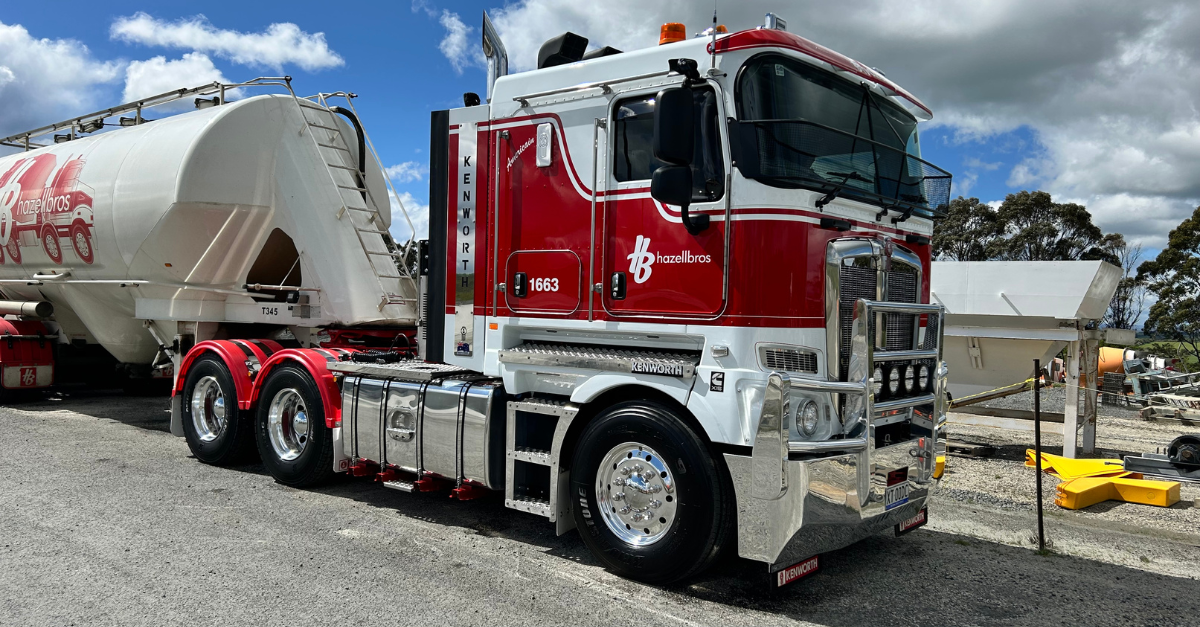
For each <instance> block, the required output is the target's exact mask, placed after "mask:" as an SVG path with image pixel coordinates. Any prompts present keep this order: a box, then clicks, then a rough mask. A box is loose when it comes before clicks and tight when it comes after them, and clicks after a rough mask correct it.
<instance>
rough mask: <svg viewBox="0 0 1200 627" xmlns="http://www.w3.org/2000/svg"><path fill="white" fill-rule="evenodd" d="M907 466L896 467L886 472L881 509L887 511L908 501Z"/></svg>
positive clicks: (909, 487)
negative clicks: (885, 485)
mask: <svg viewBox="0 0 1200 627" xmlns="http://www.w3.org/2000/svg"><path fill="white" fill-rule="evenodd" d="M910 489H911V486H909V483H908V468H897V469H896V470H893V471H891V472H889V473H888V476H887V488H886V489H885V490H884V492H883V509H884V511H887V510H889V509H892V508H893V507H899V506H901V505H904V504H905V503H907V502H908V492H909V490H910Z"/></svg>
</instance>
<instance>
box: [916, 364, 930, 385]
mask: <svg viewBox="0 0 1200 627" xmlns="http://www.w3.org/2000/svg"><path fill="white" fill-rule="evenodd" d="M917 385H918V386H920V389H921V391H922V392H928V391H930V390H929V365H928V364H921V365H920V366H919V367H918V369H917Z"/></svg>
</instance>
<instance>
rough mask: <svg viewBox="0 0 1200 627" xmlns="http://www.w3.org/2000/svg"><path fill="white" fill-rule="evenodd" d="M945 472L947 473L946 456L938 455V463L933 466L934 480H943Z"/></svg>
mask: <svg viewBox="0 0 1200 627" xmlns="http://www.w3.org/2000/svg"><path fill="white" fill-rule="evenodd" d="M944 472H946V456H945V455H938V456H937V463H936V464H935V465H934V466H933V478H934V479H941V478H942V473H944Z"/></svg>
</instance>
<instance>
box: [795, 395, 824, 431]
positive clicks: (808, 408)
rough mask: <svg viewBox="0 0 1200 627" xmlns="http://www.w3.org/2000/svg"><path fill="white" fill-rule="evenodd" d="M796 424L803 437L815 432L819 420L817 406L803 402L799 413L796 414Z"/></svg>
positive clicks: (819, 414)
mask: <svg viewBox="0 0 1200 627" xmlns="http://www.w3.org/2000/svg"><path fill="white" fill-rule="evenodd" d="M796 419H797V420H796V424H797V425H799V427H800V431H802V432H803V433H804V435H812V434H814V433H816V432H817V421H818V420H820V419H821V412H820V411H818V410H817V404H816V403H814V402H812V401H805V402H804V404H803V405H801V406H800V411H798V412H796Z"/></svg>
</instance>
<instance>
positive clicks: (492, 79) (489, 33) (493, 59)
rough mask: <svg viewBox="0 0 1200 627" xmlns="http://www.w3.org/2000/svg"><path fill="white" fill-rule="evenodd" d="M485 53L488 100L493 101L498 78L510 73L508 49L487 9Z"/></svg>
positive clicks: (484, 40) (485, 13)
mask: <svg viewBox="0 0 1200 627" xmlns="http://www.w3.org/2000/svg"><path fill="white" fill-rule="evenodd" d="M483 55H484V56H485V57H487V66H488V76H487V101H488V102H491V101H492V87H493V86H494V85H495V84H496V79H498V78H500V77H501V76H506V75H508V51H507V50H505V49H504V42H502V41H500V34H499V33H497V32H496V27H495V26H493V25H492V20H491V18H489V17H488V14H487V11H484V12H483Z"/></svg>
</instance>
